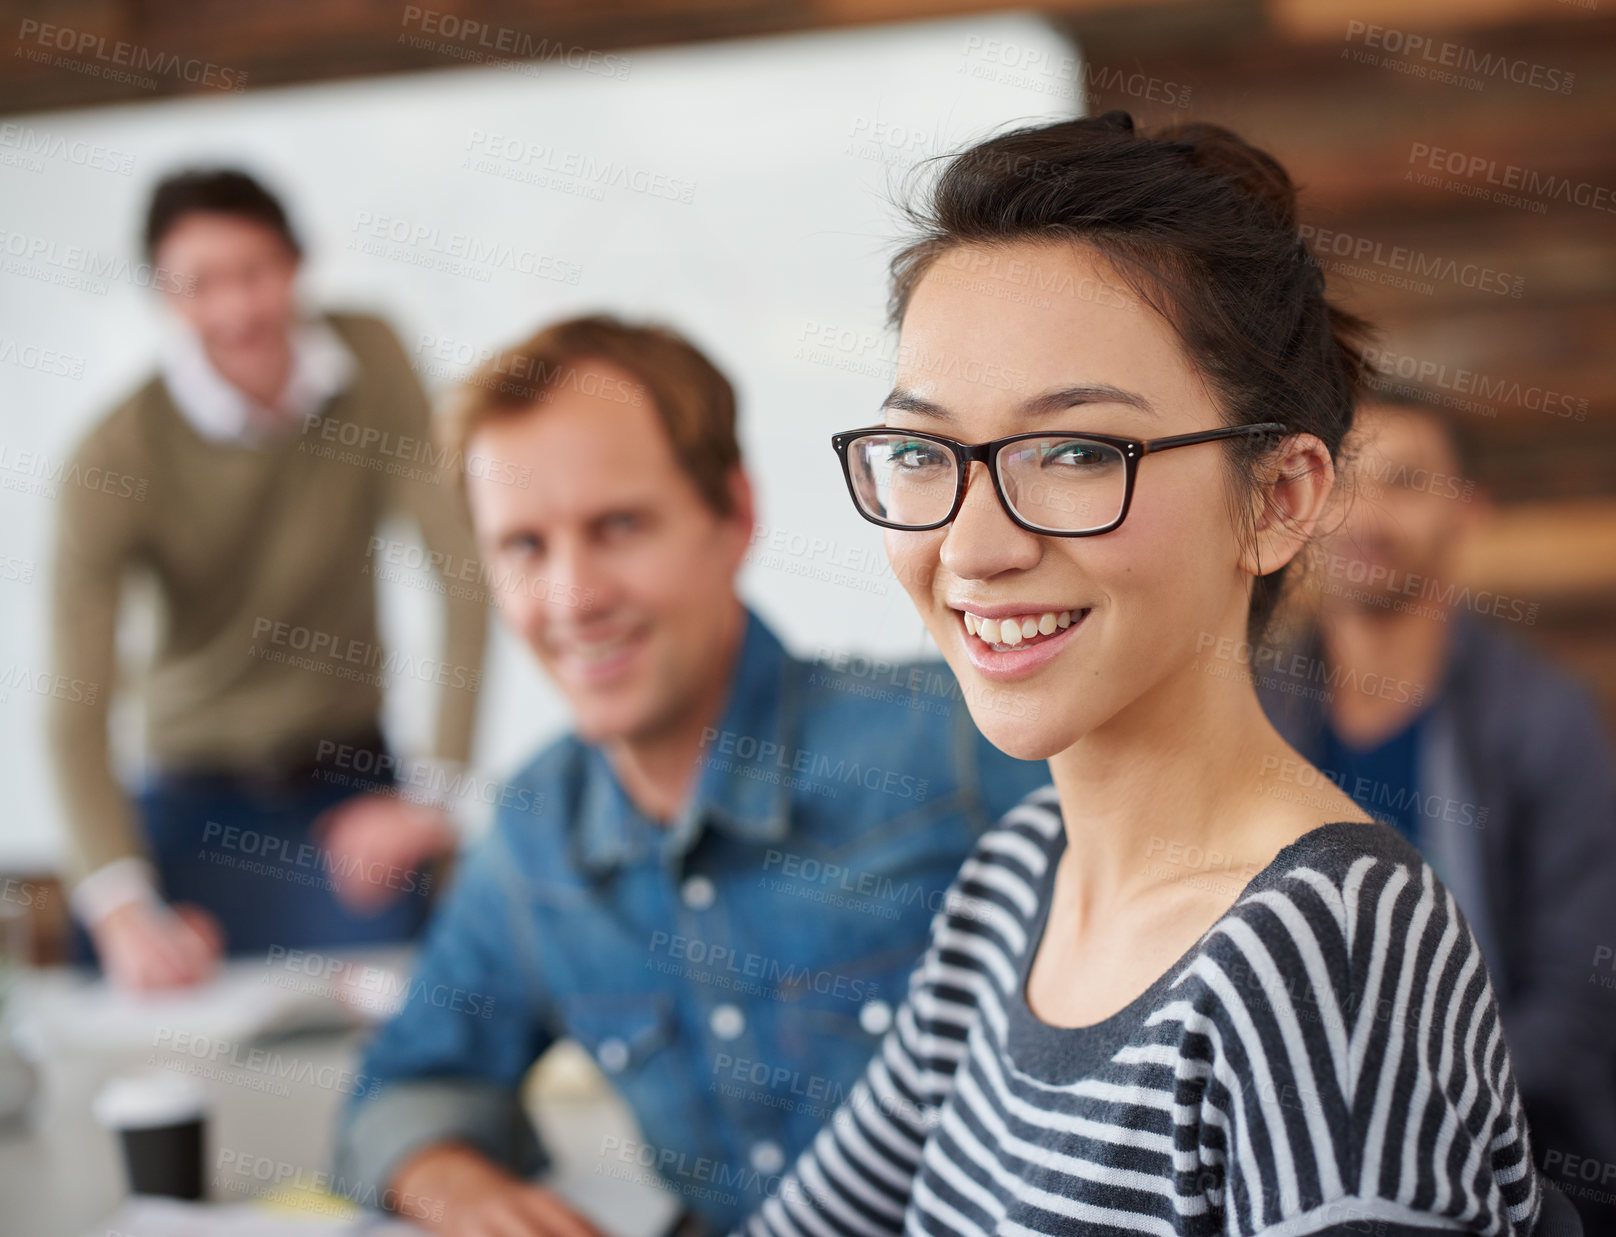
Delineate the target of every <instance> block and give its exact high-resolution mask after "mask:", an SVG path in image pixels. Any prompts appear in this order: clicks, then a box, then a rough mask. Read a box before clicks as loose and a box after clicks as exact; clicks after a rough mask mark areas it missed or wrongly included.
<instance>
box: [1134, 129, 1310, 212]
mask: <svg viewBox="0 0 1616 1237" xmlns="http://www.w3.org/2000/svg"><path fill="white" fill-rule="evenodd" d="M1160 136H1161V137H1162V138H1165V139H1167V140H1168V141H1173V142H1180V143H1182V144H1183V145H1184V146H1185V147H1186V149H1187V155H1188V158H1189V161H1190V163H1191V165H1192V166H1194V167H1197V168H1199V169H1200V170H1201V171H1203V172H1209V173H1211V174H1212V175H1214V176H1218V177H1221V178H1222V179H1223V180H1224V181H1225V182H1226V183H1227V184H1228V186H1229V188H1231V189H1232V190H1234V191H1235V192H1236V193H1237V194H1239V195H1240V196H1241V197H1244V198H1246V199H1247V200H1249V201H1251V202H1254V203H1259V204H1260V205H1261V206H1262V207H1263V208H1264V209H1266V210H1267V211H1269V212H1270V213H1271V214H1272V216H1273V219H1274V222H1275V223H1277V224H1278V225H1279V226H1280V227H1282V228H1289V229H1294V228H1295V227H1296V186H1295V185H1294V184H1292V183H1291V178H1290V176H1289V175H1288V174H1287V173H1286V171H1285V169H1284V168H1283V167H1281V166H1280V165H1279V161H1278V160H1277V159H1275V158H1274V157H1273V156H1272V155H1270V154H1269V153H1268V152H1267V151H1263V150H1258V149H1257V148H1256V147H1255V146H1253V145H1251V143H1249V142H1247V141H1246V140H1245V139H1244V138H1242V137H1240V136H1239V135H1238V134H1235V133H1233V132H1231V131H1230V130H1228V129H1225V128H1224V127H1223V126H1222V125H1211V124H1190V125H1180V126H1178V127H1176V128H1172V129H1169V130H1167V131H1166V132H1164V133H1162V134H1160Z"/></svg>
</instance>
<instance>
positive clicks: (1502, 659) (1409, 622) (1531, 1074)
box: [1257, 393, 1616, 1232]
mask: <svg viewBox="0 0 1616 1237" xmlns="http://www.w3.org/2000/svg"><path fill="white" fill-rule="evenodd" d="M1359 424H1360V426H1361V428H1360V429H1358V430H1357V431H1355V438H1356V442H1355V444H1354V446H1353V455H1354V466H1353V468H1352V470H1351V473H1350V476H1349V479H1348V482H1347V485H1346V487H1344V489H1343V494H1344V495H1345V496H1346V503H1345V506H1344V508H1343V512H1342V514H1341V516H1340V517H1339V521H1338V523H1337V525H1336V527H1335V528H1334V530H1333V531H1332V533H1331V535H1330V536H1328V537H1327V538H1325V539H1324V540H1323V542H1322V543H1321V546H1320V549H1321V551H1322V554H1321V557H1320V562H1319V565H1318V570H1317V575H1318V579H1319V581H1320V584H1321V586H1322V591H1321V595H1320V599H1319V610H1318V614H1317V621H1316V624H1315V625H1312V626H1310V627H1309V628H1308V629H1307V630H1304V631H1301V632H1299V633H1293V636H1292V638H1291V640H1290V641H1287V646H1286V647H1285V649H1284V650H1283V651H1281V652H1279V653H1278V655H1277V656H1274V657H1272V658H1268V657H1262V658H1260V659H1259V666H1258V670H1257V679H1258V684H1259V689H1260V692H1261V695H1262V698H1263V700H1264V704H1265V706H1266V708H1267V709H1268V711H1269V712H1270V714H1271V715H1272V717H1273V719H1274V721H1275V723H1276V725H1277V726H1278V728H1279V730H1280V732H1281V733H1282V734H1284V735H1285V737H1286V738H1287V739H1288V740H1289V742H1290V743H1291V744H1292V745H1293V746H1294V747H1296V749H1297V750H1298V751H1299V752H1300V753H1301V754H1302V755H1303V756H1305V757H1306V758H1307V759H1308V760H1310V761H1311V762H1313V763H1314V764H1315V765H1317V766H1318V768H1319V770H1320V771H1322V772H1323V773H1324V774H1325V775H1326V776H1328V777H1329V778H1330V779H1331V780H1332V781H1334V782H1335V783H1336V784H1337V785H1338V786H1340V788H1341V789H1342V790H1344V791H1346V792H1347V793H1348V794H1349V795H1351V796H1352V797H1353V798H1354V799H1355V800H1356V801H1357V802H1358V803H1359V805H1360V806H1362V807H1363V808H1364V809H1365V810H1366V811H1368V812H1370V813H1372V814H1373V815H1375V816H1377V817H1380V818H1381V819H1383V820H1385V821H1386V822H1387V823H1389V824H1391V825H1393V826H1394V827H1396V828H1397V829H1398V830H1399V831H1400V832H1402V833H1403V835H1404V836H1405V837H1407V838H1408V839H1409V841H1411V842H1412V843H1414V845H1415V846H1417V847H1419V848H1420V850H1421V851H1422V852H1423V853H1424V854H1425V856H1426V858H1427V860H1428V861H1429V862H1430V864H1431V866H1432V867H1434V868H1435V869H1436V871H1437V873H1438V875H1440V876H1441V877H1442V880H1443V883H1444V884H1446V885H1447V887H1448V888H1449V889H1450V890H1451V891H1452V893H1453V895H1454V898H1455V899H1456V900H1457V901H1458V903H1459V906H1460V908H1461V909H1462V910H1463V911H1464V914H1465V918H1466V919H1467V920H1468V921H1469V923H1470V926H1471V930H1472V931H1473V932H1474V933H1475V935H1476V938H1477V940H1478V942H1479V943H1480V944H1481V947H1482V951H1483V953H1484V954H1485V956H1486V959H1487V965H1488V970H1489V971H1490V972H1491V974H1492V979H1493V984H1494V986H1495V988H1496V989H1497V992H1498V1000H1499V1008H1500V1012H1501V1017H1502V1019H1503V1024H1504V1031H1505V1035H1506V1037H1507V1039H1508V1041H1509V1046H1510V1051H1511V1055H1512V1056H1513V1057H1514V1061H1515V1073H1516V1077H1517V1079H1518V1080H1519V1082H1520V1087H1521V1094H1522V1097H1523V1100H1524V1103H1525V1107H1526V1112H1527V1116H1528V1118H1529V1120H1530V1122H1531V1127H1532V1134H1533V1143H1534V1147H1535V1150H1536V1155H1537V1159H1538V1162H1539V1164H1540V1165H1541V1166H1543V1167H1544V1168H1545V1171H1547V1172H1548V1173H1549V1174H1550V1175H1551V1176H1554V1177H1556V1178H1557V1179H1558V1181H1559V1183H1560V1184H1561V1185H1562V1186H1563V1187H1564V1188H1565V1191H1566V1193H1567V1194H1569V1195H1570V1196H1571V1198H1572V1201H1573V1203H1574V1204H1576V1205H1577V1207H1578V1208H1579V1210H1581V1211H1582V1213H1583V1215H1584V1217H1585V1219H1586V1220H1587V1221H1588V1222H1589V1225H1590V1228H1589V1231H1590V1232H1616V1207H1611V1206H1608V1205H1606V1204H1604V1203H1602V1202H1599V1201H1591V1200H1590V1197H1589V1196H1588V1192H1587V1191H1584V1190H1582V1189H1581V1188H1580V1185H1581V1182H1580V1179H1579V1178H1578V1176H1577V1175H1576V1174H1575V1172H1574V1171H1568V1170H1574V1169H1575V1168H1576V1166H1577V1165H1578V1164H1579V1163H1580V1162H1584V1161H1587V1160H1588V1159H1590V1158H1591V1159H1593V1160H1596V1161H1599V1162H1601V1163H1603V1164H1611V1163H1616V1019H1613V1017H1612V1015H1613V1013H1616V994H1613V993H1611V992H1610V991H1609V990H1608V989H1606V988H1603V987H1601V986H1600V985H1599V984H1598V983H1597V982H1594V981H1593V976H1592V972H1593V971H1594V970H1595V969H1596V966H1597V960H1598V958H1599V957H1600V956H1601V955H1600V954H1599V953H1598V951H1599V949H1600V948H1601V947H1604V948H1605V949H1607V950H1608V949H1609V948H1610V947H1611V946H1612V944H1616V776H1613V773H1612V750H1611V746H1610V737H1609V735H1608V733H1607V732H1606V729H1605V727H1604V725H1603V723H1602V721H1601V718H1600V715H1599V711H1598V708H1597V707H1596V704H1595V701H1594V699H1593V698H1592V696H1591V695H1590V693H1589V692H1588V691H1587V690H1586V689H1584V688H1583V687H1582V686H1581V685H1580V684H1578V683H1576V682H1574V681H1573V680H1572V679H1571V678H1570V677H1569V676H1568V675H1567V674H1565V673H1564V672H1563V671H1561V670H1560V669H1558V668H1556V667H1555V666H1553V665H1552V664H1550V663H1549V662H1548V661H1546V660H1545V659H1543V658H1542V657H1540V656H1538V655H1537V654H1536V653H1534V652H1533V651H1532V650H1531V649H1530V648H1529V647H1528V646H1527V645H1525V644H1524V643H1522V642H1521V641H1519V640H1517V639H1515V638H1514V637H1513V636H1511V635H1509V634H1508V633H1507V632H1506V630H1505V629H1504V627H1503V623H1504V622H1506V621H1508V622H1516V623H1520V622H1523V621H1529V620H1530V619H1531V618H1534V617H1535V614H1536V607H1535V606H1531V604H1530V603H1529V602H1527V601H1526V600H1525V599H1521V598H1512V597H1508V596H1502V595H1500V594H1498V593H1495V592H1490V591H1485V590H1475V589H1472V588H1468V587H1465V586H1464V585H1463V584H1462V579H1463V576H1462V565H1463V561H1464V557H1465V552H1466V549H1467V546H1468V544H1469V543H1470V540H1471V538H1472V537H1473V536H1474V535H1475V533H1476V531H1477V530H1478V528H1479V527H1480V525H1481V523H1482V521H1483V520H1484V519H1485V516H1486V513H1487V510H1488V504H1487V502H1486V497H1485V494H1484V493H1483V492H1482V491H1481V490H1480V489H1479V488H1478V487H1477V485H1476V482H1475V480H1474V472H1473V460H1472V458H1471V456H1472V450H1471V447H1470V436H1469V433H1468V431H1467V427H1466V426H1465V425H1464V424H1463V423H1462V422H1460V421H1459V420H1458V419H1457V417H1456V415H1455V414H1453V413H1452V412H1450V411H1448V410H1447V409H1444V408H1442V407H1441V406H1440V405H1439V404H1437V403H1436V402H1435V401H1434V400H1431V399H1426V398H1422V397H1421V396H1420V395H1419V394H1417V393H1416V394H1411V395H1408V396H1406V397H1398V398H1396V399H1390V398H1385V399H1381V400H1380V401H1378V402H1371V403H1370V404H1369V405H1368V406H1366V407H1365V408H1363V409H1362V410H1361V411H1360V413H1359ZM1487 616H1492V617H1487ZM1321 687H1322V688H1324V690H1319V689H1320V688H1321ZM1298 688H1305V689H1313V690H1297V689H1298ZM1607 1186H1608V1182H1607ZM1596 1225H1597V1227H1596Z"/></svg>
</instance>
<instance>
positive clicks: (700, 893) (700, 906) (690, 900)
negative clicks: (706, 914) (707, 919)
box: [679, 876, 718, 911]
mask: <svg viewBox="0 0 1616 1237" xmlns="http://www.w3.org/2000/svg"><path fill="white" fill-rule="evenodd" d="M679 896H680V897H681V898H683V899H684V903H685V905H686V906H688V907H689V908H690V909H691V910H693V911H704V910H706V909H707V908H708V907H709V906H711V905H712V904H713V903H714V902H716V901H717V900H718V888H717V886H715V885H714V884H713V882H712V881H711V880H710V879H708V878H707V877H705V876H692V877H691V878H690V879H689V880H687V881H685V883H684V884H683V885H681V886H680V887H679Z"/></svg>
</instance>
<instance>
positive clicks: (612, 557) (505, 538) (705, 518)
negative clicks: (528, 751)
mask: <svg viewBox="0 0 1616 1237" xmlns="http://www.w3.org/2000/svg"><path fill="white" fill-rule="evenodd" d="M466 455H467V460H466V464H467V474H468V475H467V482H466V484H467V493H468V497H469V499H470V504H471V510H472V518H473V522H474V523H475V526H476V532H477V541H478V544H479V545H480V547H481V548H482V554H483V560H484V563H485V566H486V568H487V571H488V575H489V583H490V586H491V588H492V590H493V593H494V596H495V600H496V603H497V604H498V606H499V608H500V612H501V613H502V614H503V615H504V618H505V621H506V622H507V623H508V624H509V625H510V626H511V627H512V629H513V630H515V631H516V632H518V633H519V634H520V635H521V636H522V637H523V638H524V639H525V640H526V641H527V643H528V645H529V646H530V647H531V648H532V649H533V652H534V654H535V655H536V656H537V657H538V659H539V661H540V662H541V663H542V664H543V665H544V668H545V669H546V670H547V671H548V672H549V674H550V675H551V677H552V678H553V679H554V680H555V682H556V684H557V685H558V686H559V687H560V688H561V690H562V692H563V693H564V694H565V695H566V697H567V699H568V701H569V702H570V703H571V705H572V707H573V710H574V712H575V713H576V716H577V726H578V731H579V733H580V734H581V735H582V736H583V737H584V738H585V739H586V740H588V741H590V742H595V743H599V742H605V741H609V740H628V741H634V740H637V739H646V738H652V737H655V736H657V735H658V734H661V733H665V732H667V731H669V730H671V729H674V728H677V727H678V726H679V725H680V724H681V723H682V722H687V721H688V720H689V717H690V715H691V711H692V710H694V709H698V708H700V707H702V703H703V702H704V701H706V700H709V699H710V698H711V697H712V695H713V694H714V688H715V684H721V683H722V682H724V681H725V678H726V676H727V674H728V670H729V665H728V660H727V659H728V657H729V653H730V645H729V640H730V635H731V633H730V626H731V620H732V616H733V613H734V608H735V605H736V601H735V574H736V572H737V571H738V570H739V569H740V566H741V562H742V560H743V558H744V557H745V555H746V550H747V546H748V545H749V543H750V539H751V533H752V514H751V500H750V494H749V492H748V490H747V486H746V481H745V479H744V477H743V476H742V475H741V474H740V472H739V470H737V471H736V473H735V474H734V476H733V477H732V478H731V487H730V488H731V493H733V494H734V495H735V496H736V500H737V501H736V505H735V509H734V511H733V513H732V514H731V515H728V516H720V515H719V514H717V513H716V512H715V511H713V509H712V508H711V507H710V506H708V505H707V503H706V502H705V501H703V499H702V497H701V494H700V492H699V491H698V490H697V488H696V485H695V483H694V482H693V481H692V480H691V478H690V477H689V476H688V475H687V474H686V473H685V471H684V470H683V469H682V468H681V467H680V465H679V461H678V459H677V458H676V456H675V455H674V451H673V444H672V442H671V441H670V440H669V438H668V434H667V431H666V430H665V429H664V427H663V425H662V421H661V418H660V417H659V416H658V414H657V411H656V408H655V406H654V405H653V403H652V400H651V397H650V395H649V394H648V393H647V392H646V391H645V390H644V388H643V387H642V386H640V384H639V383H638V381H637V380H636V379H635V378H634V377H633V376H632V375H630V374H628V373H626V372H624V371H622V370H620V369H618V368H617V367H615V366H613V365H610V364H608V363H606V362H603V361H591V360H581V361H579V362H577V363H576V366H575V368H574V369H573V371H572V373H571V377H570V378H568V379H564V380H563V381H562V382H561V383H559V384H558V385H557V386H555V387H553V388H552V389H551V391H550V392H549V394H548V395H547V397H546V398H545V399H544V400H543V401H542V402H541V403H539V404H538V405H536V406H535V407H534V408H532V409H530V410H527V411H523V412H518V413H512V414H509V415H506V416H503V417H497V418H495V419H493V420H492V421H490V422H488V423H487V424H486V425H484V426H483V427H482V428H481V429H479V430H478V431H477V433H476V434H474V435H473V436H472V439H471V442H470V443H469V444H468V447H467V452H466ZM513 479H521V480H524V481H525V484H516V483H513Z"/></svg>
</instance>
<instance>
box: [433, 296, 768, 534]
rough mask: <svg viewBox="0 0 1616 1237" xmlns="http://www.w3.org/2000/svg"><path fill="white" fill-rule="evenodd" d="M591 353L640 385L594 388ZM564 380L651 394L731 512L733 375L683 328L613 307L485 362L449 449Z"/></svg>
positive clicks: (635, 397) (454, 453)
mask: <svg viewBox="0 0 1616 1237" xmlns="http://www.w3.org/2000/svg"><path fill="white" fill-rule="evenodd" d="M589 361H604V362H607V363H609V364H611V365H613V366H615V367H616V368H618V369H621V370H624V371H626V372H627V373H629V374H632V375H633V376H634V378H635V379H637V380H638V382H639V384H640V385H639V386H637V387H630V386H626V385H624V384H621V383H593V382H591V383H590V384H588V385H587V388H586V385H585V383H584V379H583V377H582V374H581V372H580V371H581V370H582V369H584V368H586V367H587V363H588V362H589ZM562 389H578V390H585V389H587V390H588V393H590V394H598V395H600V396H602V397H603V398H605V399H608V400H619V401H620V402H622V403H624V404H637V403H639V402H641V401H642V400H644V399H649V400H650V401H651V403H652V405H653V406H654V407H655V409H656V413H657V417H658V419H660V420H661V422H662V424H663V427H664V428H665V429H666V430H667V433H668V439H669V441H671V442H672V444H673V451H674V455H675V456H676V457H677V458H678V460H679V464H680V467H682V468H683V469H684V471H685V473H686V475H688V476H689V477H690V479H691V480H692V481H693V482H695V485H696V489H697V491H699V493H700V494H701V497H702V500H703V501H704V502H705V503H706V504H707V506H708V507H710V508H711V509H712V510H713V511H715V512H717V513H718V514H719V515H729V514H730V512H731V511H732V509H733V507H734V502H733V498H732V495H731V492H730V488H729V478H730V473H731V471H732V470H733V469H734V468H735V467H736V466H737V465H739V464H740V462H741V447H740V442H739V441H738V440H737V438H736V436H735V389H734V388H733V387H732V386H731V385H730V382H729V379H728V378H726V377H724V375H723V373H722V372H720V370H719V369H718V367H717V366H716V365H714V364H713V363H712V361H710V360H709V359H708V358H707V357H706V355H705V354H703V353H702V352H701V351H700V350H699V349H698V348H696V346H695V345H694V344H692V343H690V341H689V340H687V339H685V338H684V337H683V336H682V335H680V334H679V333H678V332H677V331H674V330H672V329H670V328H668V327H664V326H656V325H652V324H636V323H628V322H623V321H621V320H619V319H617V318H614V317H610V316H608V315H605V314H593V315H590V316H587V317H582V318H569V319H567V320H565V321H562V322H556V323H553V324H551V325H550V326H547V327H545V328H543V329H542V330H540V331H539V332H538V333H537V334H535V335H532V336H530V337H529V338H527V339H525V340H523V341H522V342H521V343H519V344H516V345H515V346H514V347H512V348H508V349H505V350H503V351H501V352H499V353H497V354H496V355H495V356H494V357H493V358H492V359H490V360H489V361H487V362H485V363H484V364H483V366H482V368H481V369H479V370H478V371H477V372H476V373H475V374H474V375H472V377H471V378H469V379H468V380H467V381H466V383H465V385H464V386H463V387H462V388H461V390H460V394H459V397H458V399H457V400H456V402H455V404H454V406H453V408H452V411H451V414H450V417H449V420H448V424H447V427H446V428H447V436H448V446H449V448H450V452H449V456H450V458H452V459H459V460H463V459H464V458H465V455H466V449H467V446H468V444H469V443H470V442H471V440H472V438H473V437H475V435H476V434H477V431H478V430H480V429H481V428H482V427H483V426H485V425H487V424H488V423H489V422H490V421H494V420H497V419H499V418H502V417H508V416H513V415H516V414H518V413H522V412H526V411H529V410H531V409H533V407H534V406H535V405H536V404H542V403H543V402H544V401H545V400H546V399H548V398H549V396H550V395H551V394H552V393H553V392H555V391H557V390H562ZM463 479H464V474H463V473H462V480H463Z"/></svg>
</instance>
